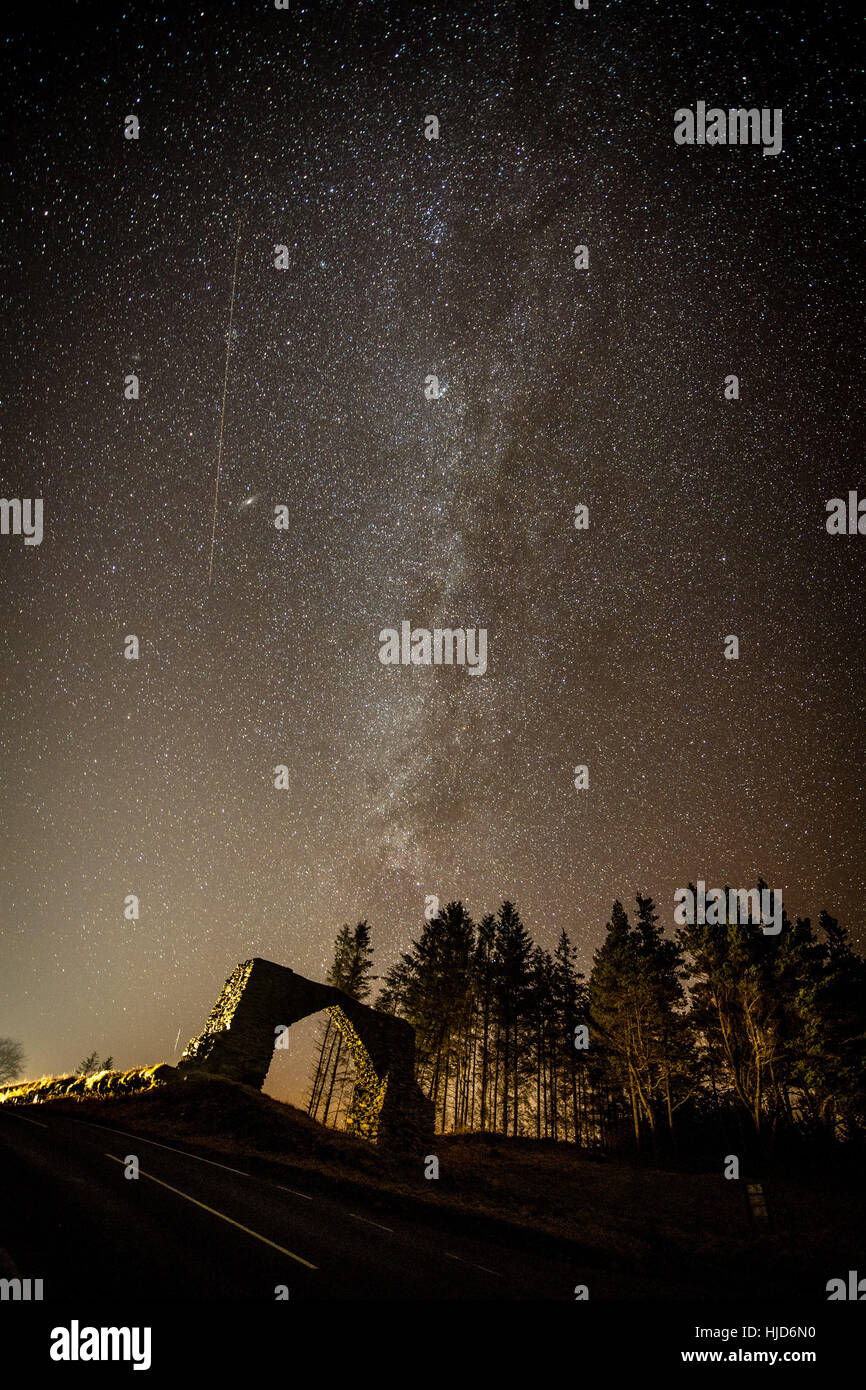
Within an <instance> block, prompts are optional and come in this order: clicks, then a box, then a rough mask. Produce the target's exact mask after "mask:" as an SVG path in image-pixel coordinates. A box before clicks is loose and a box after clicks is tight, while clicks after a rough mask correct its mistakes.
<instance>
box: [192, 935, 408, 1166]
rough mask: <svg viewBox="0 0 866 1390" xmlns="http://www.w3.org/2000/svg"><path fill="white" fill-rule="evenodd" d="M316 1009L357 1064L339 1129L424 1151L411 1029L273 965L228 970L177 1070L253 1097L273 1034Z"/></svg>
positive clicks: (266, 1063)
mask: <svg viewBox="0 0 866 1390" xmlns="http://www.w3.org/2000/svg"><path fill="white" fill-rule="evenodd" d="M323 1009H325V1010H327V1012H328V1013H329V1014H330V1016H331V1018H332V1019H333V1021H334V1023H335V1024H336V1026H337V1028H339V1030H340V1032H341V1033H342V1035H343V1037H344V1038H345V1040H346V1043H347V1045H348V1048H349V1051H350V1053H351V1055H352V1058H353V1060H354V1062H355V1066H356V1072H357V1075H356V1080H355V1087H354V1091H353V1094H352V1101H351V1104H350V1107H349V1113H348V1116H347V1120H346V1128H347V1129H349V1130H351V1131H353V1132H354V1133H356V1134H360V1135H363V1137H364V1138H366V1139H370V1140H372V1141H373V1142H374V1143H376V1142H379V1143H382V1144H386V1145H388V1146H389V1147H393V1148H414V1147H416V1146H418V1145H422V1146H423V1145H425V1144H426V1143H427V1141H428V1140H429V1139H430V1137H431V1136H432V1134H433V1124H434V1112H433V1103H432V1101H429V1100H428V1099H427V1097H426V1096H425V1095H424V1093H423V1091H422V1090H421V1088H420V1086H419V1085H418V1083H417V1082H416V1080H415V1030H414V1029H413V1028H412V1025H411V1024H409V1023H407V1022H406V1020H405V1019H402V1018H395V1017H394V1016H393V1015H392V1014H385V1013H379V1012H378V1011H377V1010H376V1009H371V1008H370V1007H369V1005H367V1004H361V1003H359V1001H358V1000H357V999H352V998H351V997H350V996H349V995H348V994H344V993H343V991H342V990H340V989H335V988H334V986H333V985H321V984H318V983H317V982H316V981H315V980H306V979H304V976H303V975H296V974H295V972H294V970H290V969H289V967H288V966H286V965H275V964H274V963H273V961H269V960H260V959H259V958H254V959H253V960H246V961H243V962H242V963H241V964H240V965H238V966H237V967H236V968H235V970H233V971H232V973H231V975H230V976H229V978H228V979H227V980H226V982H225V984H224V985H223V988H222V992H221V994H220V996H219V998H218V999H217V1001H216V1003H215V1004H214V1006H213V1008H212V1009H211V1012H210V1014H209V1015H208V1019H207V1022H206V1023H205V1026H204V1028H203V1029H202V1031H201V1032H200V1033H199V1034H198V1036H197V1037H195V1038H193V1039H192V1041H191V1042H189V1043H188V1044H187V1047H186V1050H185V1051H184V1053H183V1056H182V1057H181V1059H180V1061H179V1062H178V1069H179V1070H180V1071H186V1072H209V1073H212V1074H216V1075H219V1076H225V1077H228V1078H229V1079H230V1080H232V1081H240V1082H242V1083H243V1084H244V1085H245V1086H254V1087H255V1088H256V1090H259V1091H260V1090H261V1088H262V1086H263V1084H264V1081H265V1077H266V1076H267V1074H268V1068H269V1067H270V1065H271V1057H272V1055H273V1051H274V1046H275V1043H276V1040H277V1033H278V1030H279V1029H280V1028H286V1027H290V1026H291V1025H292V1024H293V1023H297V1022H298V1020H299V1019H302V1018H306V1017H307V1016H308V1015H309V1014H315V1013H319V1012H320V1011H321V1010H323Z"/></svg>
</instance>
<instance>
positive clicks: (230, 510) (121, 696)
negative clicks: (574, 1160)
mask: <svg viewBox="0 0 866 1390" xmlns="http://www.w3.org/2000/svg"><path fill="white" fill-rule="evenodd" d="M73 9H74V13H72V12H71V11H70V10H69V7H66V6H56V7H52V6H48V7H41V8H38V9H37V8H36V7H33V6H31V7H30V9H29V11H28V10H27V9H26V8H22V9H21V11H20V13H16V12H15V11H12V12H11V14H10V16H9V17H8V18H7V19H6V20H4V30H3V43H2V49H3V56H2V71H0V78H2V81H0V90H2V93H3V102H4V105H5V106H6V108H7V109H6V112H5V115H6V120H5V122H4V129H5V130H6V132H7V134H6V136H5V137H4V148H3V154H2V165H3V169H4V175H5V179H4V182H5V186H6V197H5V198H4V200H3V213H2V219H0V220H2V241H3V245H4V247H5V251H4V257H3V266H2V279H0V303H2V314H3V325H4V351H3V354H2V359H3V364H4V365H3V372H2V403H0V428H2V436H0V437H2V453H0V461H2V492H3V495H4V496H5V497H42V498H43V499H44V508H45V517H44V527H45V536H44V540H43V543H42V544H41V545H40V546H28V547H25V546H24V545H23V543H22V541H21V538H20V537H12V536H3V537H0V580H2V584H0V604H2V625H0V701H2V723H0V759H2V792H0V856H2V875H0V878H2V882H0V966H2V969H0V1034H3V1035H8V1036H12V1037H15V1038H18V1039H20V1041H21V1042H22V1043H23V1045H24V1048H25V1051H26V1053H27V1056H28V1066H27V1074H28V1075H36V1074H39V1073H41V1072H43V1071H57V1070H64V1069H66V1068H69V1067H72V1066H74V1065H75V1064H76V1063H77V1061H78V1060H79V1058H80V1057H81V1056H82V1055H84V1054H86V1053H87V1052H89V1051H90V1050H91V1049H92V1048H96V1049H97V1050H98V1051H99V1052H100V1053H101V1054H103V1055H104V1054H105V1053H112V1054H113V1056H114V1059H115V1062H116V1063H117V1064H119V1065H123V1066H132V1065H137V1064H140V1063H148V1062H152V1061H156V1060H160V1059H163V1058H166V1059H168V1060H173V1059H174V1058H175V1057H176V1056H177V1055H179V1052H180V1050H181V1049H182V1048H183V1046H184V1044H185V1042H186V1041H187V1039H188V1038H189V1037H190V1036H191V1035H193V1034H194V1033H195V1032H197V1031H198V1029H199V1028H200V1026H201V1024H202V1022H203V1019H204V1017H205V1015H206V1013H207V1011H208V1009H209V1008H210V1006H211V1004H212V1002H213V1000H214V998H215V997H216V994H217V992H218V990H219V988H220V987H221V985H222V983H223V980H224V979H225V977H226V976H227V975H228V974H229V972H230V971H231V969H232V968H233V967H234V965H235V964H236V963H237V962H238V961H240V960H243V959H246V958H247V957H249V956H251V955H261V956H264V957H267V958H269V959H272V960H275V961H279V962H281V963H283V964H287V965H291V966H292V967H293V968H295V969H297V970H298V971H300V972H301V973H303V974H306V975H308V976H311V977H313V978H318V979H321V978H323V977H324V974H325V971H326V970H327V968H328V965H329V963H330V959H331V955H332V946H333V940H334V937H335V935H336V933H337V930H338V929H339V927H340V925H341V924H342V923H343V922H349V923H354V922H355V921H357V920H358V918H360V917H366V918H367V919H368V920H369V922H370V924H371V927H372V932H373V940H374V943H375V945H376V948H377V951H376V967H377V972H378V973H379V974H381V973H383V972H384V970H385V969H386V968H387V966H388V965H389V964H391V963H392V962H393V961H394V960H395V959H396V957H397V955H398V953H399V952H400V951H401V950H403V949H405V948H406V947H407V946H408V943H409V940H410V938H411V936H412V935H415V934H417V932H418V931H419V930H420V927H421V925H422V922H423V913H424V904H425V898H426V896H427V895H429V894H438V895H439V897H440V898H441V900H442V901H443V902H447V901H448V900H450V899H452V898H461V899H462V900H463V901H464V903H465V904H466V906H467V908H468V909H469V911H470V912H472V913H473V915H475V916H476V917H479V916H481V915H482V914H483V913H484V912H485V911H488V910H495V909H496V907H497V906H498V904H499V903H500V902H501V901H502V899H503V898H505V897H507V896H509V897H511V898H513V899H514V900H515V901H516V902H517V904H518V907H519V908H520V910H521V913H522V915H523V918H524V920H525V921H526V923H527V925H528V927H529V929H530V930H531V932H532V933H533V935H534V936H535V937H536V939H537V940H539V941H540V942H541V943H542V944H543V945H546V946H552V945H553V943H554V941H555V938H556V936H557V935H558V933H559V931H560V930H561V929H562V928H565V929H567V930H568V931H569V932H570V933H571V934H572V936H573V938H574V940H575V942H576V944H577V946H578V948H579V954H580V964H581V966H582V967H583V968H584V969H586V968H588V967H589V965H590V964H591V958H592V952H593V950H594V948H595V947H596V945H597V944H598V943H599V941H600V940H601V939H602V936H603V930H604V924H605V921H606V919H607V917H608V915H609V911H610V906H611V903H612V901H613V899H614V898H615V897H618V896H619V897H622V898H623V899H626V898H631V897H633V895H634V893H635V892H636V891H638V890H639V891H642V892H650V893H652V894H653V895H654V896H655V897H656V899H657V901H658V902H659V904H660V907H661V913H662V918H663V920H664V921H666V922H667V923H668V924H669V925H670V924H671V922H672V918H673V894H674V891H675V889H676V888H677V887H678V886H684V885H685V884H687V883H688V882H689V881H690V880H696V879H698V878H703V879H704V880H705V881H706V882H707V884H708V885H724V884H726V883H730V884H732V885H734V886H750V885H752V884H753V883H754V881H755V878H756V876H757V875H758V874H759V873H760V874H762V875H763V876H764V878H765V879H766V880H767V882H768V883H769V884H770V885H771V886H772V887H775V888H780V887H781V888H782V889H783V891H784V901H785V906H786V908H787V910H788V912H789V913H790V914H791V915H796V914H797V913H804V914H805V913H810V914H812V915H813V917H816V916H817V913H818V911H819V909H820V908H821V907H827V908H828V910H830V911H832V912H834V914H836V915H838V916H839V917H840V918H841V919H842V920H843V921H844V922H845V923H846V925H848V926H849V927H850V928H851V929H852V931H853V933H854V936H855V939H857V940H859V941H860V943H861V945H862V944H863V940H864V931H863V910H862V903H863V900H864V890H866V873H864V854H863V849H864V843H863V842H864V835H863V825H864V805H863V801H864V797H863V767H864V759H863V752H864V750H863V727H864V719H863V716H864V686H863V669H864V656H866V652H864V639H863V630H864V622H863V612H864V606H863V596H864V579H866V560H864V557H866V539H864V538H863V537H860V536H855V537H847V536H845V537H831V536H829V535H828V534H827V532H826V530H825V519H826V503H827V501H828V499H830V498H831V497H836V496H843V497H844V496H846V495H847V493H848V491H849V490H850V489H858V488H859V489H860V494H861V496H862V495H863V494H864V492H866V469H864V466H863V463H862V438H861V434H862V430H860V429H858V424H857V407H858V405H859V402H860V398H861V396H862V370H861V364H860V354H859V353H858V352H857V351H856V347H855V341H856V333H857V328H858V326H859V322H860V316H861V314H862V303H863V278H862V266H861V264H860V263H859V262H858V257H859V253H860V235H859V227H858V219H857V216H856V211H855V210H856V208H857V205H858V197H859V198H860V199H861V201H862V189H861V190H858V188H857V187H856V185H855V170H854V150H855V146H856V143H857V138H858V135H859V126H860V118H859V115H858V112H857V108H856V106H855V105H854V102H853V98H852V92H853V89H854V83H855V78H856V76H857V73H856V72H855V69H854V67H853V66H852V55H853V54H854V53H855V52H856V45H857V34H856V33H855V25H856V21H855V20H854V19H853V18H852V17H851V7H847V9H848V14H847V15H846V14H845V9H846V7H845V6H840V5H834V4H828V5H823V6H806V7H803V6H790V7H785V9H786V10H787V16H785V15H784V14H783V15H781V17H780V12H779V8H778V7H776V6H773V7H770V6H766V7H764V6H758V7H749V8H748V9H745V8H743V7H741V6H731V5H729V4H725V3H722V0H718V2H717V3H716V2H715V0H714V2H713V3H708V4H700V5H698V4H694V3H690V0H686V2H685V3H682V2H681V0H677V3H675V4H667V3H646V4H638V3H629V2H628V0H623V3H601V0H590V8H589V10H588V11H586V12H578V11H576V10H575V9H574V8H573V6H570V5H569V4H568V3H567V2H566V0H558V2H557V3H551V2H548V0H542V3H539V4H533V5H531V6H528V5H524V4H520V5H518V4H513V3H508V4H505V3H503V4H496V3H486V4H481V3H478V4H477V5H464V4H442V5H439V4H431V5H420V4H416V5H415V6H411V5H405V4H402V5H401V4H393V3H389V2H388V0H384V2H383V0H376V3H343V2H342V0H340V3H319V4H315V5H309V4H306V5H305V4H302V3H295V2H294V0H293V3H292V4H291V6H290V8H289V9H288V10H286V11H283V10H277V9H275V8H274V7H273V6H270V5H268V4H266V3H265V2H264V0H260V2H259V3H250V0H243V3H240V0H235V3H223V2H222V0H217V2H216V3H208V4H207V5H205V4H200V5H190V6H182V7H181V6H178V7H177V10H176V11H175V10H173V9H168V10H167V9H165V8H163V7H160V6H158V5H154V4H152V3H150V0H148V3H146V4H145V3H122V0H118V3H101V4H99V5H90V4H89V3H83V4H80V5H77V6H75V7H73ZM860 33H861V37H862V26H861V29H860ZM699 100H705V101H706V102H707V104H708V105H713V104H719V105H721V106H723V107H727V106H757V107H772V108H776V107H779V108H782V110H783V113H784V114H783V123H784V124H783V130H784V138H783V152H782V153H781V154H779V155H778V156H777V157H764V156H763V155H762V152H761V150H760V148H734V147H724V146H723V147H715V148H713V147H697V146H692V147H683V146H677V145H675V144H674V141H673V127H674V111H675V110H676V109H677V108H679V107H684V106H691V107H694V106H695V104H696V102H697V101H699ZM129 114H135V115H136V116H137V117H138V119H139V121H140V138H139V139H138V140H137V141H132V140H126V139H124V137H123V129H124V122H125V119H126V117H127V116H128V115H129ZM428 114H435V115H436V116H437V117H438V120H439V122H440V138H439V139H438V140H437V141H433V140H427V139H425V138H424V127H425V117H426V116H427V115H428ZM238 237H239V240H238V241H237V245H238V270H237V282H236V294H235V301H234V309H233V315H232V330H231V355H230V362H229V374H228V384H227V392H226V402H225V420H224V432H223V451H222V461H221V471H220V492H219V506H218V509H217V517H216V539H215V550H214V566H213V578H212V582H211V583H210V584H209V583H208V564H209V551H210V539H211V526H212V517H213V507H214V492H215V479H216V473H217V456H218V444H219V437H220V423H221V408H222V395H223V381H224V372H225V361H226V340H227V336H228V317H229V305H230V297H231V290H232V273H233V264H234V256H235V245H236V240H237V239H238ZM579 244H584V245H586V246H588V248H589V256H590V268H589V270H588V271H578V270H576V269H575V268H574V264H573V253H574V248H575V247H576V246H577V245H579ZM276 245H285V246H287V247H288V250H289V268H288V269H287V270H285V271H277V270H276V269H275V268H274V247H275V246H276ZM132 372H135V373H136V374H138V375H139V377H140V382H141V396H140V399H139V400H138V401H128V400H125V399H124V396H123V384H124V378H125V377H126V376H127V375H128V374H129V373H132ZM730 373H734V374H736V375H737V376H738V377H739V379H740V391H741V398H740V400H738V401H726V400H725V399H724V394H723V384H724V379H725V377H726V376H727V375H728V374H730ZM429 374H436V375H437V376H438V377H439V380H440V383H441V387H442V394H441V396H440V398H439V399H438V400H428V399H426V397H425V393H424V386H425V380H426V378H427V377H428V375H429ZM578 504H584V505H586V506H588V507H589V514H590V525H589V528H588V529H587V530H584V531H578V530H576V529H575V527H574V509H575V506H577V505H578ZM277 505H283V506H287V507H288V509H289V525H288V528H287V529H286V530H277V529H276V528H275V527H274V524H273V522H274V508H275V506H277ZM404 619H409V620H410V621H411V622H412V623H413V624H414V625H416V626H420V627H428V628H434V627H437V626H439V627H448V626H452V627H464V628H468V627H473V626H474V627H484V628H486V629H487V632H488V670H487V673H486V674H485V675H484V676H483V677H477V678H469V677H468V675H467V672H466V671H465V670H461V669H459V668H456V669H454V668H452V669H449V668H447V667H442V668H428V667H417V668H416V667H409V668H405V667H396V668H391V667H385V666H383V665H382V664H381V663H380V662H379V660H378V650H379V641H378V634H379V632H380V630H381V629H382V628H384V627H389V626H399V624H400V622H401V621H402V620H404ZM730 633H733V634H736V635H737V636H738V637H739V641H740V659H739V661H726V660H725V659H724V655H723V649H724V640H725V637H726V636H727V634H730ZM127 634H136V635H137V636H138V638H139V640H140V643H141V655H140V659H139V660H138V661H137V662H136V661H128V660H125V659H124V656H123V651H124V638H125V636H126V635H127ZM279 764H285V765H286V766H287V767H288V769H289V783H290V785H289V789H288V790H287V791H277V790H275V788H274V785H273V780H274V771H273V770H274V768H275V767H276V766H277V765H279ZM577 764H586V765H587V766H588V768H589V778H590V785H589V788H588V790H584V791H577V790H575V787H574V785H573V779H574V768H575V766H576V765H577ZM130 893H135V894H137V895H138V896H139V897H140V903H141V915H140V918H139V920H138V921H127V920H125V918H124V913H123V905H124V899H125V897H126V895H127V894H130ZM299 1036H300V1035H299ZM303 1053H304V1049H303V1048H302V1047H301V1048H299V1049H296V1053H295V1056H294V1060H293V1061H292V1062H291V1063H290V1064H289V1065H288V1069H287V1070H286V1072H285V1075H284V1076H283V1079H282V1081H281V1083H280V1087H278V1088H277V1089H281V1092H282V1093H284V1094H286V1095H290V1096H293V1097H297V1096H298V1095H299V1094H300V1091H301V1090H302V1083H303V1080H304V1079H305V1074H306V1068H307V1065H308V1062H309V1053H308V1052H307V1054H306V1055H302V1054H303Z"/></svg>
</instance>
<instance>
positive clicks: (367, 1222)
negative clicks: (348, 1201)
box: [349, 1211, 394, 1236]
mask: <svg viewBox="0 0 866 1390" xmlns="http://www.w3.org/2000/svg"><path fill="white" fill-rule="evenodd" d="M349 1215H350V1216H351V1218H352V1220H353V1221H363V1222H364V1225H365V1226H377V1227H378V1229H379V1230H380V1231H387V1232H388V1234H389V1235H391V1236H392V1235H393V1234H394V1232H393V1230H392V1229H391V1227H390V1226H383V1225H382V1223H381V1221H370V1220H369V1219H368V1218H367V1217H366V1216H359V1215H358V1213H357V1212H356V1211H350V1212H349Z"/></svg>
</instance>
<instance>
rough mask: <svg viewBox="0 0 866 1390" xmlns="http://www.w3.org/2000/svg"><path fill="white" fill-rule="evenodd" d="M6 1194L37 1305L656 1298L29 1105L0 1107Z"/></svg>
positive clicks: (4, 1243)
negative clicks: (37, 1291)
mask: <svg viewBox="0 0 866 1390" xmlns="http://www.w3.org/2000/svg"><path fill="white" fill-rule="evenodd" d="M130 1154H134V1155H136V1156H137V1158H138V1161H139V1165H140V1176H139V1177H138V1178H137V1179H130V1178H127V1177H126V1176H125V1175H124V1164H125V1160H126V1158H127V1155H130ZM0 1190H2V1194H3V1201H2V1209H0V1277H6V1278H9V1277H15V1276H18V1277H20V1278H31V1279H35V1278H41V1279H42V1280H43V1281H44V1299H45V1301H49V1300H54V1299H59V1300H65V1299H68V1298H69V1297H71V1296H80V1295H84V1294H86V1295H87V1297H88V1300H91V1299H99V1298H114V1299H116V1298H118V1297H121V1298H123V1299H127V1298H129V1299H143V1300H154V1299H157V1300H166V1301H172V1302H173V1301H182V1300H190V1299H196V1300H212V1299H214V1300H215V1299H230V1300H251V1301H261V1300H268V1301H275V1298H276V1294H275V1289H276V1288H277V1286H279V1285H284V1286H286V1288H287V1289H288V1295H289V1298H290V1299H291V1300H294V1299H306V1300H309V1299H313V1300H328V1299H410V1300H425V1299H473V1300H477V1299H488V1300H500V1299H521V1298H533V1299H545V1300H549V1299H564V1300H572V1301H573V1300H574V1296H575V1295H574V1288H575V1285H576V1284H580V1283H585V1284H587V1285H589V1286H590V1296H591V1297H593V1298H597V1297H602V1298H604V1297H608V1298H609V1297H641V1296H643V1297H646V1296H650V1297H652V1290H651V1289H650V1288H649V1287H647V1285H646V1283H642V1281H638V1280H635V1281H634V1283H633V1284H632V1281H631V1280H630V1279H628V1280H626V1282H625V1285H624V1281H623V1276H622V1275H617V1276H612V1275H611V1274H610V1272H608V1271H594V1270H589V1269H587V1268H585V1267H580V1266H579V1265H578V1264H573V1263H571V1262H570V1261H568V1260H565V1259H563V1260H560V1259H557V1258H550V1257H547V1256H539V1255H538V1254H536V1253H534V1252H531V1251H527V1250H521V1248H520V1238H519V1235H517V1234H515V1236H514V1237H511V1236H510V1235H509V1236H507V1237H504V1239H503V1241H502V1242H500V1241H499V1240H498V1239H497V1240H495V1241H494V1240H490V1239H488V1238H484V1239H477V1238H475V1237H474V1236H472V1237H469V1236H467V1237H462V1236H460V1235H457V1234H454V1233H452V1232H451V1231H443V1230H440V1229H438V1228H437V1227H435V1226H434V1225H432V1224H427V1223H425V1222H424V1221H423V1220H418V1219H417V1218H416V1217H415V1216H411V1217H407V1215H406V1214H405V1213H404V1212H400V1213H395V1214H394V1215H393V1216H391V1215H390V1214H389V1213H388V1211H387V1208H383V1207H381V1206H376V1207H375V1208H366V1207H365V1206H364V1205H363V1204H362V1203H360V1202H358V1201H357V1200H356V1199H355V1198H354V1197H349V1198H346V1197H345V1196H342V1195H340V1194H339V1193H335V1195H334V1196H329V1195H327V1196H326V1195H323V1194H322V1193H320V1192H315V1193H305V1192H303V1190H302V1189H301V1188H300V1186H299V1188H298V1189H297V1190H296V1189H292V1188H288V1187H283V1186H281V1185H280V1184H279V1183H278V1182H277V1181H275V1180H274V1179H271V1178H266V1177H261V1176H259V1175H255V1174H250V1173H246V1172H244V1171H243V1161H242V1160H240V1161H239V1162H238V1166H237V1167H236V1168H233V1167H231V1166H230V1165H229V1164H221V1163H215V1162H213V1161H212V1160H207V1159H204V1158H203V1157H200V1156H196V1155H195V1154H194V1153H192V1152H188V1151H183V1150H180V1149H175V1148H172V1147H171V1146H168V1145H166V1144H164V1143H163V1142H162V1141H156V1140H146V1139H144V1138H143V1137H142V1136H140V1135H134V1136H133V1135H126V1134H124V1133H122V1132H120V1131H117V1130H114V1129H109V1128H107V1127H104V1126H102V1125H99V1126H96V1125H94V1124H93V1123H92V1122H90V1121H79V1120H75V1119H72V1118H70V1117H67V1116H59V1115H54V1114H50V1113H46V1112H44V1111H43V1112H41V1113H40V1111H39V1110H38V1109H37V1108H36V1107H33V1108H32V1109H30V1111H29V1113H27V1114H25V1113H24V1112H23V1110H22V1109H21V1108H13V1107H10V1106H5V1107H0Z"/></svg>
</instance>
